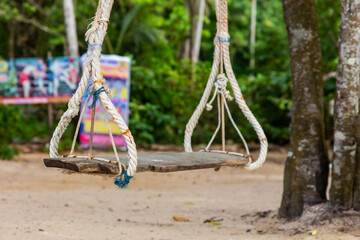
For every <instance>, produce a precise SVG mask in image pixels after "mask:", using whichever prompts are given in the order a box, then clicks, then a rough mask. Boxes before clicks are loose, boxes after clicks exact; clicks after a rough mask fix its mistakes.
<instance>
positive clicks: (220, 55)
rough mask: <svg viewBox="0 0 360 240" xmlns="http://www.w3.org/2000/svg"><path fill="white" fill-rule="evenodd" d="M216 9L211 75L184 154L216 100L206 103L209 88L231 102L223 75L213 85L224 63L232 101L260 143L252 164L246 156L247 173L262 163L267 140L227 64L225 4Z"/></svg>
mask: <svg viewBox="0 0 360 240" xmlns="http://www.w3.org/2000/svg"><path fill="white" fill-rule="evenodd" d="M215 9H216V15H217V33H216V37H215V40H214V45H215V51H214V52H215V53H214V62H213V67H212V70H211V74H210V77H209V80H208V82H207V85H206V88H205V91H204V94H203V96H202V98H201V100H200V103H199V105H198V106H197V108H196V109H195V111H194V113H193V115H192V116H191V118H190V120H189V122H188V123H187V125H186V130H185V138H184V147H185V151H186V152H192V147H191V136H192V134H193V131H194V129H195V127H196V125H197V123H198V120H199V118H200V115H201V114H202V112H203V110H204V108H205V107H207V109H208V110H211V109H212V106H211V103H212V102H213V101H214V99H215V97H213V98H212V99H211V101H210V102H209V103H207V101H208V98H209V96H210V94H211V91H212V87H213V86H214V85H215V93H214V94H219V92H220V94H221V93H222V94H223V95H224V96H225V97H226V98H227V99H228V100H229V99H230V98H229V95H230V94H229V92H228V91H227V90H226V82H227V80H225V78H226V77H225V75H222V74H220V75H219V78H218V81H217V82H216V83H215V79H216V76H217V75H218V73H219V66H220V64H221V61H222V59H223V64H224V66H225V71H226V75H227V76H228V78H229V82H230V84H231V87H232V89H233V92H234V96H235V101H236V103H237V104H238V106H239V108H240V109H241V111H242V112H243V114H244V116H245V117H246V118H247V120H248V121H249V122H250V124H251V125H252V126H253V128H254V130H255V132H256V134H257V136H258V138H259V141H260V153H259V156H258V159H257V160H256V161H255V162H252V159H251V156H250V155H249V154H248V157H249V164H248V165H247V169H248V170H254V169H256V168H259V167H260V166H261V165H262V164H263V163H264V162H265V159H266V154H267V147H268V143H267V139H266V136H265V134H264V131H263V129H262V127H261V126H260V124H259V122H258V121H257V120H256V118H255V117H254V115H253V114H252V112H251V111H250V109H249V107H248V106H247V105H246V102H245V100H244V97H243V96H242V93H241V90H240V87H239V84H238V82H237V80H236V78H235V74H234V72H233V70H232V66H231V61H230V53H229V46H230V35H229V33H228V19H227V17H228V7H227V1H226V0H215ZM220 49H221V51H220ZM226 107H227V106H226ZM226 110H227V112H228V113H229V112H230V111H229V110H228V108H227V109H226ZM229 116H231V115H229ZM231 122H232V123H233V125H234V126H236V125H235V124H234V121H233V119H232V118H231ZM218 126H219V125H218ZM235 128H236V130H237V131H238V129H237V127H235ZM217 131H218V128H217ZM217 131H216V132H217ZM239 132H240V131H238V133H239ZM239 135H240V136H241V139H242V140H243V137H242V135H241V133H240V134H239ZM212 140H213V139H212ZM245 148H246V147H245ZM206 150H208V149H206ZM246 150H247V151H248V149H247V148H246Z"/></svg>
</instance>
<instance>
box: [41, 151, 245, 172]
mask: <svg viewBox="0 0 360 240" xmlns="http://www.w3.org/2000/svg"><path fill="white" fill-rule="evenodd" d="M101 158H102V159H106V160H108V162H107V161H103V160H95V159H92V160H89V159H85V158H76V157H72V158H65V157H62V158H61V157H59V158H45V159H44V163H45V166H46V167H54V168H61V169H66V170H70V171H73V172H78V173H86V174H106V175H117V174H118V173H119V167H118V164H117V162H116V159H115V156H106V157H101ZM120 160H121V162H122V163H123V164H125V166H126V167H128V157H127V155H121V156H120ZM247 163H248V160H247V159H245V158H242V157H240V156H235V155H229V154H222V153H210V152H189V153H187V152H182V153H157V154H142V155H139V156H138V165H137V172H162V173H164V172H176V171H187V170H196V169H205V168H215V169H219V168H220V167H223V166H231V167H245V166H246V165H247Z"/></svg>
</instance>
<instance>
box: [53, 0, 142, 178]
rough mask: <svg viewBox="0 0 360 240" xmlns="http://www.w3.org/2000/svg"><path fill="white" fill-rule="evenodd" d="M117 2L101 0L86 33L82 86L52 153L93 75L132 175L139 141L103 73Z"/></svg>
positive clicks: (58, 131)
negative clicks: (113, 99)
mask: <svg viewBox="0 0 360 240" xmlns="http://www.w3.org/2000/svg"><path fill="white" fill-rule="evenodd" d="M113 3H114V0H99V4H98V8H97V11H96V15H95V17H94V21H93V22H92V23H91V27H90V28H89V30H88V31H87V32H86V34H85V36H86V38H85V39H86V41H88V43H89V48H88V51H87V59H86V62H85V64H84V72H83V75H82V78H81V80H80V83H79V86H78V89H77V90H76V92H75V94H74V95H73V97H72V98H71V99H70V101H69V103H68V109H67V110H66V112H65V113H64V114H63V115H62V117H61V119H60V122H59V124H58V126H57V127H56V129H55V131H54V133H53V137H52V138H51V142H50V157H51V158H57V157H58V145H59V141H60V139H61V136H62V135H63V133H64V131H65V130H66V128H67V126H68V125H69V123H70V121H71V120H72V119H73V118H74V117H75V116H76V115H77V114H78V113H79V110H80V104H81V100H82V98H83V96H84V93H85V91H86V89H87V88H88V85H89V81H90V77H92V79H93V85H94V90H95V91H97V90H99V89H100V88H101V87H104V89H105V92H101V93H100V94H99V100H100V102H101V104H102V106H103V107H104V108H105V109H106V110H107V112H108V113H109V114H110V115H111V116H112V118H113V119H114V122H115V123H116V124H117V126H118V127H119V128H120V130H121V132H122V134H123V136H124V138H125V141H126V144H127V148H128V154H129V166H128V169H127V175H128V176H131V177H132V176H134V174H135V172H136V165H137V151H136V145H135V141H134V139H133V137H132V135H131V132H130V130H129V128H128V126H127V125H126V123H125V121H124V120H123V118H122V117H121V115H120V114H119V112H118V111H117V110H116V108H115V106H114V105H113V103H112V102H111V101H110V99H109V97H108V94H109V93H110V90H109V89H108V88H107V86H106V81H105V79H104V78H103V77H102V75H101V73H100V56H101V46H102V43H103V40H104V37H105V35H106V31H107V27H108V23H109V20H108V19H109V17H110V12H111V8H112V5H113ZM119 167H120V165H119ZM119 170H120V171H121V168H119ZM120 173H121V172H120Z"/></svg>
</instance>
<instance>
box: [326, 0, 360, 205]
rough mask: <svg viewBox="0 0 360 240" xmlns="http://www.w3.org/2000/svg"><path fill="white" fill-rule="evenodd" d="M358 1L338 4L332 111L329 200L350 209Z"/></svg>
mask: <svg viewBox="0 0 360 240" xmlns="http://www.w3.org/2000/svg"><path fill="white" fill-rule="evenodd" d="M359 14H360V0H353V1H350V0H342V4H341V22H340V34H339V46H340V47H339V60H338V68H337V77H336V96H335V111H334V125H335V127H334V158H333V159H334V160H333V171H332V176H333V179H332V184H331V190H330V199H331V202H332V203H333V204H336V205H337V206H339V207H343V208H345V209H348V208H350V207H351V206H352V200H353V190H354V188H353V187H354V174H355V153H356V137H355V131H354V127H355V125H354V124H355V116H356V115H357V114H358V107H359V74H360V72H359V71H360V69H359V68H360V66H359V50H360V49H359V44H360V35H359V33H360V24H359V23H360V15H359Z"/></svg>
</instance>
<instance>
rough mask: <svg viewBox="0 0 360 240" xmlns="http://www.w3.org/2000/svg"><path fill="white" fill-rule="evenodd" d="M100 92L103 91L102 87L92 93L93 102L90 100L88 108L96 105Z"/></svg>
mask: <svg viewBox="0 0 360 240" xmlns="http://www.w3.org/2000/svg"><path fill="white" fill-rule="evenodd" d="M102 92H105V89H104V87H101V88H99V89H98V90H96V91H95V92H93V93H92V94H93V95H94V98H93V102H92V104H91V106H89V107H88V108H89V109H93V108H94V107H95V106H96V101H97V100H98V98H99V95H100V93H102Z"/></svg>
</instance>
